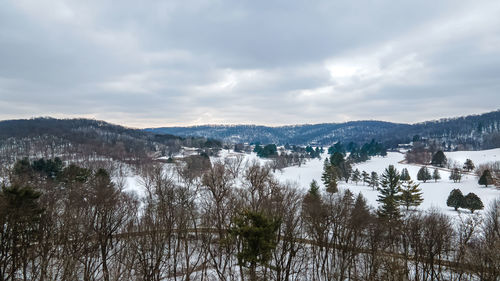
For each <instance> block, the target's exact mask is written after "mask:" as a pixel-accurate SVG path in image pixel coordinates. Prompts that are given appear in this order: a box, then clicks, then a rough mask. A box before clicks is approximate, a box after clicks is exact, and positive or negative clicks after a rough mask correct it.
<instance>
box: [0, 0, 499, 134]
mask: <svg viewBox="0 0 500 281" xmlns="http://www.w3.org/2000/svg"><path fill="white" fill-rule="evenodd" d="M413 2H415V3H410V2H408V1H387V0H380V1H348V0H343V1H323V0H320V1H301V0H299V1H255V0H254V1H223V0H213V1H210V0H185V1H178V0H177V1H168V0H167V1H164V0H161V1H130V0H122V1H102V0H100V1H91V0H89V1H76V0H75V1H63V0H33V1H28V0H15V1H14V0H12V1H4V4H2V7H0V62H1V63H0V119H10V118H27V117H32V116H49V115H50V116H56V117H75V116H79V117H92V118H97V119H104V120H107V121H112V122H115V123H119V124H125V125H129V126H136V127H152V126H165V125H194V124H207V123H224V124H235V123H246V124H248V123H257V124H268V125H278V124H297V123H319V122H342V121H347V120H359V119H380V120H387V121H395V122H410V123H411V122H417V121H422V120H427V119H432V118H440V117H447V116H458V115H465V114H471V113H480V112H484V111H490V110H495V109H498V108H499V105H500V17H499V16H498V15H499V14H500V2H499V1H474V2H471V1H438V2H439V3H437V2H436V1H428V0H422V1H413Z"/></svg>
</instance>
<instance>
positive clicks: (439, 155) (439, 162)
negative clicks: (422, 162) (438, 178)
mask: <svg viewBox="0 0 500 281" xmlns="http://www.w3.org/2000/svg"><path fill="white" fill-rule="evenodd" d="M446 163H447V159H446V156H445V155H444V152H443V151H442V150H439V151H438V152H436V154H434V155H433V156H432V161H431V164H432V165H433V166H438V167H444V166H445V165H446Z"/></svg>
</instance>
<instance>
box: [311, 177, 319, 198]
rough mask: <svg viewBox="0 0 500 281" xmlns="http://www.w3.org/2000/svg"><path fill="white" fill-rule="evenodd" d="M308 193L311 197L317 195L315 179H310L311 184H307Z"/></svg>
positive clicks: (317, 187) (317, 189) (317, 186)
mask: <svg viewBox="0 0 500 281" xmlns="http://www.w3.org/2000/svg"><path fill="white" fill-rule="evenodd" d="M309 195H311V196H313V197H319V196H320V194H319V185H318V182H317V181H316V180H312V181H311V184H310V185H309Z"/></svg>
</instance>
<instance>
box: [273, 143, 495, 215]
mask: <svg viewBox="0 0 500 281" xmlns="http://www.w3.org/2000/svg"><path fill="white" fill-rule="evenodd" d="M325 156H327V155H324V157H325ZM324 157H323V158H322V159H314V160H311V161H309V162H307V163H306V164H305V165H302V167H289V168H285V169H284V170H283V171H282V172H277V173H276V176H277V177H278V178H279V179H280V180H282V181H286V182H296V183H297V184H298V185H299V186H300V187H302V188H304V189H308V188H309V184H310V183H311V181H312V180H313V179H315V180H316V181H318V183H321V174H322V172H323V161H324ZM446 157H447V158H448V159H453V160H454V161H457V162H459V163H460V164H463V162H464V161H465V159H467V158H469V159H471V160H472V161H473V162H474V164H475V165H478V164H481V163H487V162H492V161H500V149H492V150H483V151H458V152H447V153H446ZM403 159H404V154H402V153H397V152H389V153H388V155H387V156H386V157H373V158H372V159H371V160H368V161H367V162H364V163H361V164H358V165H356V166H355V167H353V169H356V168H357V169H359V170H360V171H366V172H368V173H371V172H372V171H375V172H377V173H378V174H379V175H380V174H382V173H383V172H384V169H385V168H387V167H388V166H389V165H394V166H395V167H396V168H397V169H398V170H399V171H401V170H402V169H403V168H407V169H408V171H409V173H410V176H411V178H412V179H413V180H414V181H416V178H417V172H418V170H419V169H420V167H419V166H414V165H408V164H400V163H399V162H400V161H401V160H403ZM429 169H430V171H431V173H432V171H433V168H432V167H429ZM440 175H441V180H439V181H438V182H434V181H433V180H432V181H427V182H426V183H422V182H420V188H421V189H422V192H423V197H424V202H423V203H422V205H420V207H419V208H421V209H430V208H436V209H438V210H440V211H442V212H444V213H447V214H457V212H455V211H454V210H453V208H450V207H448V206H446V199H447V198H448V195H449V194H450V191H451V190H452V189H455V188H458V189H460V190H461V191H462V193H463V194H464V195H466V194H467V193H469V192H473V193H475V194H477V195H478V196H479V197H480V198H481V200H482V201H483V204H484V205H485V207H486V206H488V204H489V203H490V201H492V200H493V199H495V198H500V189H498V188H495V187H492V186H488V187H484V186H480V185H479V184H478V183H477V181H478V179H477V177H476V176H472V175H468V174H465V175H463V177H462V181H461V182H460V183H453V181H452V180H449V179H448V178H449V176H450V173H449V172H447V171H440ZM339 187H340V188H341V189H349V190H351V191H352V192H353V193H355V194H357V193H359V192H361V193H362V194H363V196H365V197H366V198H367V200H368V202H369V204H370V205H372V206H374V207H376V206H377V204H378V203H377V201H376V200H377V195H378V192H377V191H376V190H373V189H372V188H371V187H369V186H368V185H363V184H362V183H358V185H356V184H354V183H351V182H349V183H348V184H346V183H345V182H339ZM464 211H465V212H469V211H466V210H464Z"/></svg>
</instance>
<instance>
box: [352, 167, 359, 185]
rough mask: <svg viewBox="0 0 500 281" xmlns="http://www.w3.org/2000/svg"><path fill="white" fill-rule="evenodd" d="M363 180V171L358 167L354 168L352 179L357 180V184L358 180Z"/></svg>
mask: <svg viewBox="0 0 500 281" xmlns="http://www.w3.org/2000/svg"><path fill="white" fill-rule="evenodd" d="M360 180H361V173H360V172H359V170H358V169H356V170H354V172H353V173H352V179H351V181H353V182H355V183H356V185H358V182H359V181H360Z"/></svg>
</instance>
